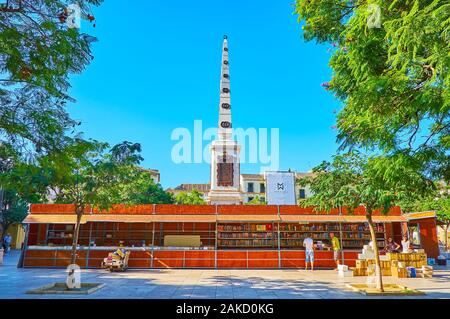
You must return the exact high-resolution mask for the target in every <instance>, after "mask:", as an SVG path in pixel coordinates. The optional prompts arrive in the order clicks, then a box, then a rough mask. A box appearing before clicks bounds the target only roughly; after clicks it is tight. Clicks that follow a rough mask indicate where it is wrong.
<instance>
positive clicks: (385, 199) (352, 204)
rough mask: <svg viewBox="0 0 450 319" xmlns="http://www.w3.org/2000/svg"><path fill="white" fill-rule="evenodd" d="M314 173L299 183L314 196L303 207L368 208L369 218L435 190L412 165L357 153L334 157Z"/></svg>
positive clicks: (323, 208) (304, 202)
mask: <svg viewBox="0 0 450 319" xmlns="http://www.w3.org/2000/svg"><path fill="white" fill-rule="evenodd" d="M404 160H405V161H406V160H407V159H404ZM408 160H411V159H410V158H409V159H408ZM313 173H314V176H312V177H305V178H302V179H300V180H299V183H300V184H301V185H308V184H309V186H310V189H311V191H312V193H313V195H312V196H311V197H309V198H307V199H306V200H305V201H303V202H302V205H304V206H311V205H314V206H316V209H318V210H325V211H330V210H331V209H334V208H342V207H344V206H345V207H348V208H349V209H350V210H351V211H352V210H354V209H355V208H357V207H359V206H360V205H364V206H365V208H366V212H367V214H371V213H372V212H373V211H374V210H380V211H382V212H383V213H387V212H388V211H389V210H390V208H391V207H393V206H394V205H396V204H397V203H398V202H399V201H400V200H402V199H404V198H407V197H408V196H409V193H410V192H411V191H412V190H414V191H415V192H417V193H419V192H423V193H426V192H428V190H429V187H431V183H430V182H429V181H427V180H425V179H424V178H423V175H422V174H421V173H420V171H416V170H415V169H414V165H413V164H412V163H409V164H408V165H404V164H402V163H401V161H399V160H398V159H397V160H396V161H394V160H393V159H392V158H389V157H375V156H373V157H367V156H365V155H363V154H361V153H359V152H356V151H354V152H349V153H345V154H342V155H336V156H334V158H333V161H332V162H323V163H322V164H321V165H319V166H317V167H315V168H314V169H313Z"/></svg>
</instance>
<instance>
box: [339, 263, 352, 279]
mask: <svg viewBox="0 0 450 319" xmlns="http://www.w3.org/2000/svg"><path fill="white" fill-rule="evenodd" d="M338 275H339V277H353V271H351V270H349V269H348V266H346V265H338Z"/></svg>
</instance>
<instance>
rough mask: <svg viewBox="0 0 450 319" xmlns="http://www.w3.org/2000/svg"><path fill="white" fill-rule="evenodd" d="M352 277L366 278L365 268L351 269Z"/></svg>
mask: <svg viewBox="0 0 450 319" xmlns="http://www.w3.org/2000/svg"><path fill="white" fill-rule="evenodd" d="M353 276H367V268H355V269H353Z"/></svg>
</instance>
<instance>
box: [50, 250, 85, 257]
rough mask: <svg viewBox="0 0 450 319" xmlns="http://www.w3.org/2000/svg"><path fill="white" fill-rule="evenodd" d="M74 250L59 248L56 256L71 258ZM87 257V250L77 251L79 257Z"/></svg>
mask: <svg viewBox="0 0 450 319" xmlns="http://www.w3.org/2000/svg"><path fill="white" fill-rule="evenodd" d="M71 255H72V252H71V251H70V250H57V251H56V258H68V259H70V257H71ZM82 258H86V251H84V250H79V251H77V259H82Z"/></svg>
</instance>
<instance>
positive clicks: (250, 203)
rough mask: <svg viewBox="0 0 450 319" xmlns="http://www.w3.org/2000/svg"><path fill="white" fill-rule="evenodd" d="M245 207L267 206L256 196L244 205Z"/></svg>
mask: <svg viewBox="0 0 450 319" xmlns="http://www.w3.org/2000/svg"><path fill="white" fill-rule="evenodd" d="M245 205H267V202H266V201H265V200H263V199H262V198H261V197H260V196H258V195H256V196H255V197H254V198H253V199H252V200H251V201H249V202H247V203H245Z"/></svg>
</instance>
